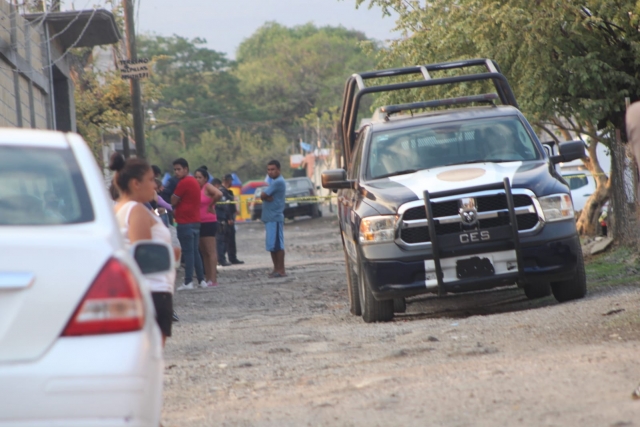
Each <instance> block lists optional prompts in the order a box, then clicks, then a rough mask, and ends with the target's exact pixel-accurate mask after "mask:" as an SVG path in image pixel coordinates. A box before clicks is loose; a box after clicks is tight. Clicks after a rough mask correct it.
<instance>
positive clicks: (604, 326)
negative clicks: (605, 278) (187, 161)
mask: <svg viewBox="0 0 640 427" xmlns="http://www.w3.org/2000/svg"><path fill="white" fill-rule="evenodd" d="M237 241H238V256H239V257H240V259H243V260H244V261H245V262H246V264H244V265H241V266H233V267H226V268H220V269H219V271H220V274H219V282H220V286H218V287H217V288H210V289H198V290H193V291H185V292H181V293H178V294H177V295H176V297H175V306H176V310H177V311H178V313H179V315H180V322H179V323H176V324H174V331H173V335H174V336H173V337H172V338H171V339H169V340H168V342H167V347H166V366H165V392H164V395H165V403H164V410H163V423H164V425H165V426H176V427H191V426H193V427H195V426H389V425H415V426H424V425H430V426H612V427H613V426H615V427H623V426H640V401H634V400H632V399H631V392H632V391H633V389H634V388H635V387H636V386H637V385H638V381H640V364H639V363H638V344H639V338H640V327H639V326H640V308H639V307H640V304H639V302H640V287H638V286H637V284H635V285H634V284H633V283H631V282H632V279H633V280H636V279H635V278H630V283H629V284H628V285H623V286H618V287H616V288H606V287H599V288H593V287H592V288H590V289H589V296H588V297H587V298H585V299H583V300H580V301H576V302H571V303H566V304H558V303H556V302H555V300H554V299H553V298H552V297H548V298H544V299H541V300H536V301H529V300H527V299H526V298H525V296H524V294H523V292H522V291H521V290H520V289H518V288H516V287H512V288H503V289H498V290H493V291H487V292H478V293H472V294H459V295H450V296H445V297H442V298H437V297H435V296H422V297H416V298H413V299H409V300H408V309H407V313H405V314H401V315H397V316H396V319H395V320H394V321H393V322H390V323H386V324H365V323H364V322H363V321H362V319H360V318H358V317H354V316H351V315H350V314H349V312H348V305H347V304H348V297H347V291H346V282H345V275H344V258H343V253H342V247H341V243H340V236H339V233H338V228H337V221H336V219H335V217H334V218H327V217H325V218H321V219H316V220H312V219H299V220H296V221H294V222H291V223H287V224H286V226H285V241H286V250H287V253H286V256H287V258H286V261H287V267H288V274H289V276H288V277H286V278H281V279H267V277H266V275H267V273H268V272H269V271H270V266H271V261H270V257H269V254H268V253H266V252H265V251H264V243H263V242H264V230H263V227H262V225H261V224H259V223H252V224H240V225H238V234H237ZM611 312H614V313H612V314H607V313H611Z"/></svg>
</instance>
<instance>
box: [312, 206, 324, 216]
mask: <svg viewBox="0 0 640 427" xmlns="http://www.w3.org/2000/svg"><path fill="white" fill-rule="evenodd" d="M321 216H322V213H321V212H320V206H318V205H311V218H320V217H321Z"/></svg>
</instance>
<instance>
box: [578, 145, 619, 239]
mask: <svg viewBox="0 0 640 427" xmlns="http://www.w3.org/2000/svg"><path fill="white" fill-rule="evenodd" d="M597 147H598V140H596V139H595V138H591V143H590V144H589V148H588V152H589V157H588V158H584V159H582V162H583V163H584V166H585V167H586V168H587V170H588V171H589V172H591V175H593V179H594V180H595V181H596V191H595V192H594V193H593V194H592V195H591V196H590V197H589V198H588V199H587V202H586V203H585V205H584V208H583V209H582V212H580V217H579V218H578V221H577V222H576V225H577V227H578V233H580V234H586V235H590V236H593V235H595V234H596V230H597V228H598V227H597V226H598V218H599V217H600V212H601V211H602V206H604V204H605V202H606V201H607V200H608V199H609V186H610V183H611V180H610V179H609V177H607V176H606V175H605V173H604V170H602V167H601V166H600V162H599V161H598V156H597V154H596V148H597Z"/></svg>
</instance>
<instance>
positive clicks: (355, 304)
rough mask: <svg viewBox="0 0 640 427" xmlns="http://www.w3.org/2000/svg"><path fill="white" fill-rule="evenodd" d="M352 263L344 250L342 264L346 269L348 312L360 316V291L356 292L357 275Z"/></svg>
mask: <svg viewBox="0 0 640 427" xmlns="http://www.w3.org/2000/svg"><path fill="white" fill-rule="evenodd" d="M352 264H353V263H352V262H351V260H350V259H349V255H347V252H346V251H345V252H344V266H345V268H346V270H347V293H348V294H349V313H351V314H353V315H354V316H360V315H361V314H362V312H361V311H360V293H359V292H358V275H357V274H356V272H355V270H354V269H353V265H352Z"/></svg>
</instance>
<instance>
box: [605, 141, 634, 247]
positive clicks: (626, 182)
mask: <svg viewBox="0 0 640 427" xmlns="http://www.w3.org/2000/svg"><path fill="white" fill-rule="evenodd" d="M616 133H617V134H619V133H620V131H619V130H617V131H616ZM616 139H617V141H616V142H614V143H612V144H611V201H612V207H613V212H612V215H611V216H610V217H609V218H610V224H609V225H610V228H611V231H612V236H613V238H614V239H615V240H616V241H617V242H618V243H619V244H621V245H625V246H631V247H635V246H637V243H638V230H637V224H638V221H637V218H636V194H635V188H636V184H637V182H636V181H637V178H636V177H637V169H636V165H635V162H634V161H633V157H632V156H631V152H630V150H629V147H628V144H622V143H621V142H620V138H619V137H618V138H616Z"/></svg>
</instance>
